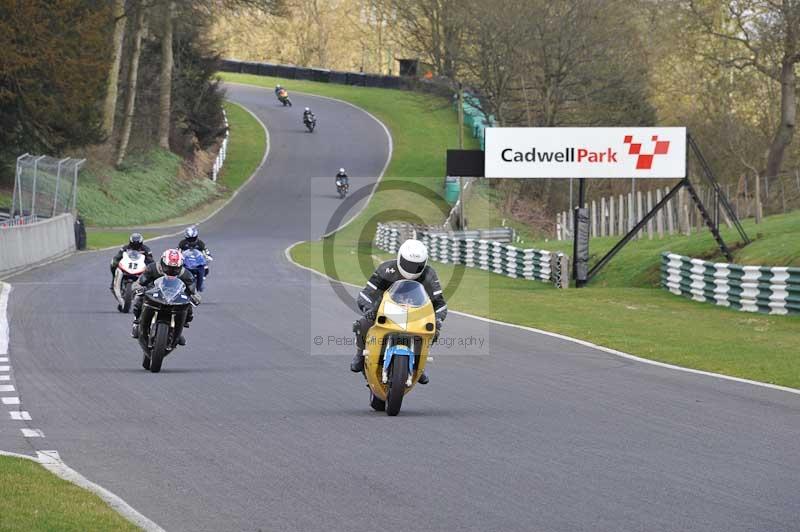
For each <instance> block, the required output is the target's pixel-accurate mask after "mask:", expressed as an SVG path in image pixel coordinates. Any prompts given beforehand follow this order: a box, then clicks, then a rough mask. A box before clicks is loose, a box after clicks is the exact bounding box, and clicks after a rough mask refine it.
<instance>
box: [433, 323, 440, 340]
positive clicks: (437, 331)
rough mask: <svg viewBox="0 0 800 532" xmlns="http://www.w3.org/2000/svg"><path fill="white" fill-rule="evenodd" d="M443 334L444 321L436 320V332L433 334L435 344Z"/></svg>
mask: <svg viewBox="0 0 800 532" xmlns="http://www.w3.org/2000/svg"><path fill="white" fill-rule="evenodd" d="M441 332H442V320H438V319H437V320H436V332H435V333H433V343H436V340H438V339H439V334H440V333H441Z"/></svg>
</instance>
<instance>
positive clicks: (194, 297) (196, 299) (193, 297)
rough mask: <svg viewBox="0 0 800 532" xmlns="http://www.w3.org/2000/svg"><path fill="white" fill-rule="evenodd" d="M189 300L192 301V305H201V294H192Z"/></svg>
mask: <svg viewBox="0 0 800 532" xmlns="http://www.w3.org/2000/svg"><path fill="white" fill-rule="evenodd" d="M189 299H190V300H191V301H192V303H194V304H195V305H199V304H200V294H191V295H190V296H189Z"/></svg>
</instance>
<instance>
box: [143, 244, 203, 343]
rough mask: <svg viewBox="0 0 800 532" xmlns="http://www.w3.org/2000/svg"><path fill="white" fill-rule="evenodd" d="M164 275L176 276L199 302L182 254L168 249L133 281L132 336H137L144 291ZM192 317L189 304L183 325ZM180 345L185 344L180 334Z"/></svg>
mask: <svg viewBox="0 0 800 532" xmlns="http://www.w3.org/2000/svg"><path fill="white" fill-rule="evenodd" d="M165 275H168V276H171V277H177V278H179V279H180V280H181V281H183V284H184V285H186V292H187V294H189V298H190V299H191V300H192V303H194V304H195V305H199V304H200V296H199V295H198V293H197V290H196V289H195V284H194V275H192V272H190V271H189V270H187V269H186V268H184V267H183V255H181V252H180V250H178V249H168V250H166V251H165V252H164V253H163V254H162V255H161V260H159V261H158V262H154V263H153V264H150V265H149V266H148V267H147V269H146V270H145V271H144V273H143V274H142V275H140V276H139V279H138V280H137V281H136V282H135V283H134V285H133V290H134V293H135V294H136V299H135V300H134V302H133V316H134V318H133V330H132V331H131V336H133V337H134V338H138V337H139V315H140V314H141V313H142V304H143V299H144V295H143V294H144V292H145V291H147V290H148V289H150V288H152V287H153V283H155V281H156V279H158V278H159V277H164V276H165ZM193 319H194V312H192V307H191V305H190V306H189V310H188V312H187V313H186V323H184V325H183V326H184V327H189V323H190V322H191V321H192V320H193ZM178 343H179V344H180V345H186V340H185V339H184V338H183V336H181V337H180V338H179V339H178Z"/></svg>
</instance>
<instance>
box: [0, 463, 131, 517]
mask: <svg viewBox="0 0 800 532" xmlns="http://www.w3.org/2000/svg"><path fill="white" fill-rule="evenodd" d="M0 478H2V479H3V481H2V482H0V530H3V531H4V532H35V531H55V530H59V531H65V532H66V531H69V532H83V531H86V530H120V531H126V530H130V531H131V532H133V531H135V530H138V528H137V527H135V526H134V525H133V524H132V523H130V522H129V521H127V520H126V519H124V518H123V517H122V516H120V515H119V514H118V513H116V512H115V511H114V510H113V509H111V507H109V506H108V505H107V504H106V503H105V502H103V501H102V500H101V499H100V498H99V497H98V496H96V495H93V494H91V493H89V492H88V491H86V490H84V489H82V488H79V487H78V486H76V485H75V484H72V483H70V482H67V481H66V480H62V479H60V478H58V477H56V476H55V475H53V474H52V473H50V472H49V471H47V470H46V469H45V468H43V467H42V466H40V465H39V464H37V463H34V462H32V461H31V460H25V459H23V458H12V457H8V456H0Z"/></svg>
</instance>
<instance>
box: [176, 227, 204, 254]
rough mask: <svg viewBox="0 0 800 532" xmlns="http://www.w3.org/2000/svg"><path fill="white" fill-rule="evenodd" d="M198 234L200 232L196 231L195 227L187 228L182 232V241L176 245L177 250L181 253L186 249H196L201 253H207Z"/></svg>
mask: <svg viewBox="0 0 800 532" xmlns="http://www.w3.org/2000/svg"><path fill="white" fill-rule="evenodd" d="M199 234H200V232H199V231H198V230H197V226H196V225H192V226H190V227H187V228H186V229H185V230H184V231H183V240H181V241H180V242H179V243H178V248H180V250H181V251H186V250H187V249H197V250H199V251H202V252H203V253H208V248H206V243H205V242H203V241H202V240H200V238H198V235H199ZM209 254H210V253H209Z"/></svg>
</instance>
